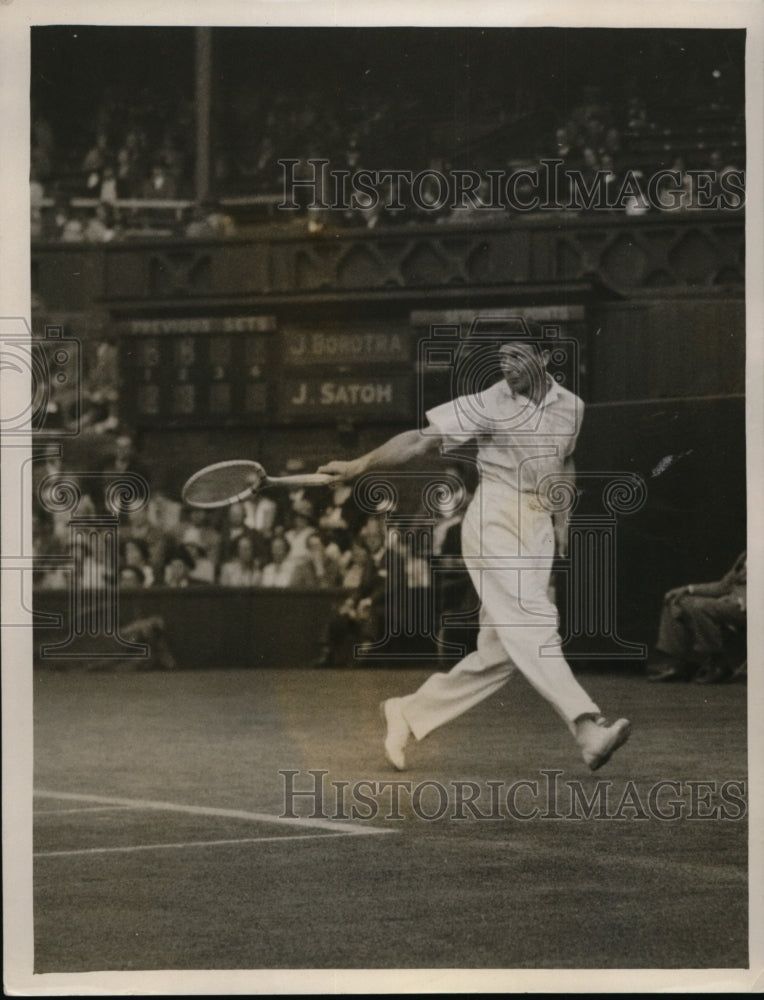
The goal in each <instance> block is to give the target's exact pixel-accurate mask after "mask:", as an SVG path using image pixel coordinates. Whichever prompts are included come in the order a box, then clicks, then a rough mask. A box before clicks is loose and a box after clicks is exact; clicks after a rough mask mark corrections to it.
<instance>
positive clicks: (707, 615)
mask: <svg viewBox="0 0 764 1000" xmlns="http://www.w3.org/2000/svg"><path fill="white" fill-rule="evenodd" d="M746 606H747V605H746V553H745V552H742V553H741V554H740V555H739V556H738V558H737V559H736V560H735V564H734V565H733V567H732V569H730V571H729V572H728V573H725V575H724V576H723V577H722V579H721V580H717V581H713V582H710V583H691V584H688V585H687V586H685V587H677V588H676V589H674V590H670V591H669V592H668V593H667V594H666V596H665V597H664V599H663V610H662V612H661V620H660V625H659V629H658V643H657V648H658V649H659V650H660V651H661V652H663V653H666V654H667V655H668V657H669V661H668V663H666V664H665V665H664V667H663V669H662V670H661V671H660V673H658V674H656V675H655V676H654V677H653V678H651V679H652V680H656V681H674V680H690V679H692V680H694V681H696V682H697V683H699V684H714V683H719V682H720V681H724V680H727V679H728V678H729V677H731V676H732V674H733V673H734V665H731V664H730V663H729V661H728V657H727V656H726V655H725V650H726V647H728V645H729V640H730V637H731V635H732V633H733V632H740V631H742V630H744V629H745V624H746Z"/></svg>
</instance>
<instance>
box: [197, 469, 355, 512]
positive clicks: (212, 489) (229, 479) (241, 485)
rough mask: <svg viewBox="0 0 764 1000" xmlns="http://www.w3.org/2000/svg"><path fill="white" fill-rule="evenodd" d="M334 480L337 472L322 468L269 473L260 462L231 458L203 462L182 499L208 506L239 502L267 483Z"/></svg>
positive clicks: (316, 483) (323, 483) (311, 483)
mask: <svg viewBox="0 0 764 1000" xmlns="http://www.w3.org/2000/svg"><path fill="white" fill-rule="evenodd" d="M335 481H336V476H330V475H327V474H326V473H323V472H306V473H299V474H297V475H294V476H268V475H266V473H265V469H264V468H263V467H262V465H260V463H259V462H249V461H246V460H245V459H233V460H232V461H230V462H216V463H215V464H214V465H206V466H205V467H204V468H203V469H199V471H198V472H195V473H194V474H193V476H191V477H190V478H189V479H188V480H187V481H186V484H185V486H184V487H183V502H184V503H187V504H188V506H189V507H201V508H202V509H204V510H209V509H211V508H213V507H228V506H230V505H231V504H234V503H239V502H240V501H241V500H246V499H247V497H250V496H252V494H253V493H257V492H258V490H262V489H265V488H266V487H268V486H326V485H328V484H329V483H333V482H335Z"/></svg>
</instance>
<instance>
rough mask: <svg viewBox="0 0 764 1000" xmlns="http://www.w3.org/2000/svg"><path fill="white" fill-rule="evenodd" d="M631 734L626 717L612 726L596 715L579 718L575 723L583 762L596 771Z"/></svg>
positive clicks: (629, 724)
mask: <svg viewBox="0 0 764 1000" xmlns="http://www.w3.org/2000/svg"><path fill="white" fill-rule="evenodd" d="M630 735H631V723H630V722H629V720H628V719H618V721H617V722H614V723H613V724H612V726H609V725H608V724H607V722H606V720H605V719H604V718H603V717H602V716H601V715H598V716H597V717H596V718H591V717H589V718H584V719H579V721H578V722H577V723H576V742H577V743H578V745H579V746H580V747H581V755H582V757H583V758H584V763H585V764H588V766H589V768H590V770H592V771H596V770H597V769H598V768H600V767H602V765H603V764H607V762H608V761H609V760H610V758H611V757H612V756H613V754H614V753H615V751H616V750H617V749H618V748H619V747H622V746H623V744H624V743H625V742H626V740H628V738H629V736H630Z"/></svg>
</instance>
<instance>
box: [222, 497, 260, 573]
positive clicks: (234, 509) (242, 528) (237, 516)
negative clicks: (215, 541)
mask: <svg viewBox="0 0 764 1000" xmlns="http://www.w3.org/2000/svg"><path fill="white" fill-rule="evenodd" d="M245 515H246V510H245V508H244V504H243V503H232V504H231V506H230V507H228V508H227V510H226V515H225V523H224V525H223V529H222V531H221V533H220V553H221V559H223V560H224V561H225V562H227V561H229V560H231V559H235V558H236V556H237V547H238V543H239V539H240V538H242V537H244V536H245V535H248V534H249V529H248V528H247V526H246V524H245V523H244V517H245ZM253 554H254V552H253ZM225 562H224V564H225Z"/></svg>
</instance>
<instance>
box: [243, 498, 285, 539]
mask: <svg viewBox="0 0 764 1000" xmlns="http://www.w3.org/2000/svg"><path fill="white" fill-rule="evenodd" d="M277 510H278V506H277V504H276V501H275V500H272V499H271V498H270V497H267V496H264V495H263V494H262V493H259V494H258V495H257V496H255V497H253V498H252V499H251V500H245V501H244V524H245V525H246V527H247V528H249V530H250V531H257V532H258V533H259V534H260V535H263V536H265V537H266V538H270V536H271V535H272V534H273V526H274V524H275V522H276V511H277Z"/></svg>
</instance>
